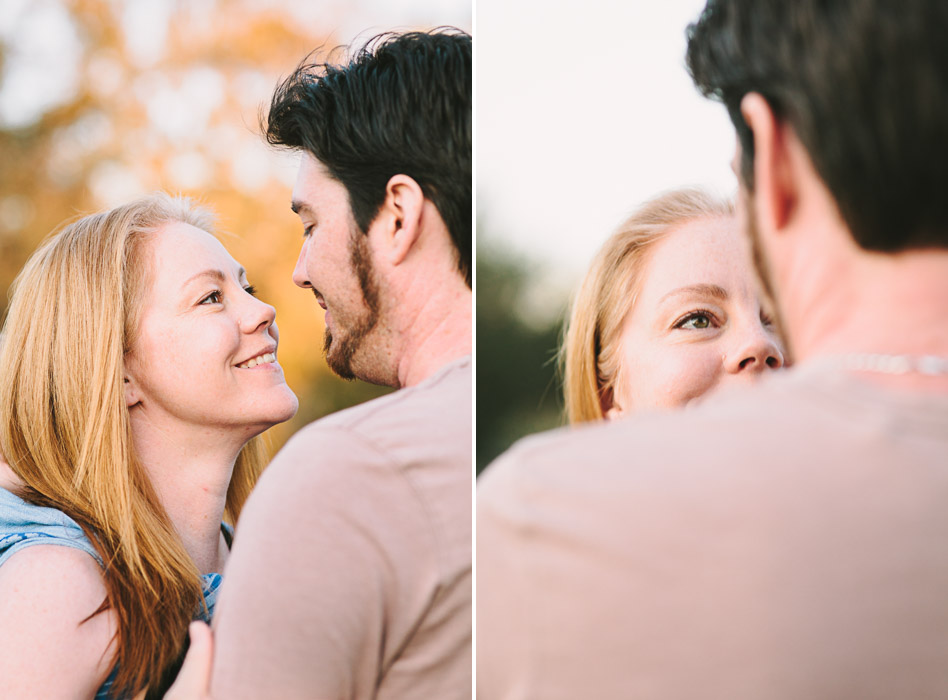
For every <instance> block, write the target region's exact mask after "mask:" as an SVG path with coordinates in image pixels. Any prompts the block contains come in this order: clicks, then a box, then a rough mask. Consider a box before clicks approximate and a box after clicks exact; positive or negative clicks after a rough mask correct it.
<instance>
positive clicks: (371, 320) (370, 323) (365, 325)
mask: <svg viewBox="0 0 948 700" xmlns="http://www.w3.org/2000/svg"><path fill="white" fill-rule="evenodd" d="M349 264H350V265H351V267H352V270H353V272H355V274H356V277H357V278H358V280H359V287H360V288H361V290H362V302H363V304H364V305H365V310H364V311H363V312H362V313H361V314H360V315H359V317H358V318H356V319H354V320H353V321H352V322H351V324H350V325H349V326H347V327H346V328H345V329H344V331H345V332H344V333H343V332H340V333H339V337H337V338H333V335H332V333H331V332H330V331H329V327H328V326H327V327H326V334H325V336H324V339H323V352H324V353H325V355H326V364H328V365H329V369H331V370H332V371H333V372H335V373H336V374H338V375H339V376H340V377H342V378H343V379H355V378H356V376H357V375H356V373H355V372H354V371H353V369H352V361H353V358H354V357H355V355H356V353H357V352H358V351H359V349H360V348H361V346H362V341H363V340H365V338H366V336H368V335H369V333H371V332H372V330H373V329H374V328H375V326H376V325H377V324H378V320H379V288H378V283H377V282H376V279H375V271H374V269H373V267H372V261H371V258H370V257H369V245H368V243H367V241H366V235H365V234H364V233H363V232H362V231H360V230H359V229H358V227H356V226H355V225H353V226H352V229H351V232H350V235H349ZM336 320H337V322H338V321H340V319H336ZM342 330H343V329H341V328H340V331H342Z"/></svg>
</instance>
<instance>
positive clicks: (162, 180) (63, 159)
mask: <svg viewBox="0 0 948 700" xmlns="http://www.w3.org/2000/svg"><path fill="white" fill-rule="evenodd" d="M293 7H294V5H293V3H291V2H284V3H282V4H281V3H278V2H267V3H253V2H238V1H236V0H202V1H201V2H188V3H184V2H178V1H177V0H146V1H140V0H129V1H128V2H114V1H113V0H43V1H42V2H34V3H25V2H19V3H17V2H11V3H8V2H6V0H4V4H3V7H2V8H0V311H4V312H5V309H6V305H7V300H8V295H7V290H8V288H9V285H10V283H11V282H12V280H13V278H14V276H15V275H16V273H17V272H18V271H19V269H20V268H21V267H22V265H23V263H24V262H25V261H26V258H27V257H28V256H29V255H30V253H31V252H32V251H33V250H34V249H35V248H36V246H37V245H38V243H39V242H40V241H41V240H42V239H43V238H44V237H45V236H46V235H48V234H49V233H50V232H52V231H53V230H55V229H56V228H57V227H58V226H60V225H61V224H62V223H63V222H65V221H67V220H70V219H74V218H75V217H76V216H78V215H80V214H84V213H89V212H92V211H97V210H99V209H102V208H105V207H110V206H114V205H116V204H118V203H120V202H123V201H127V200H128V199H130V198H132V197H134V196H137V195H139V194H143V193H146V192H150V191H154V190H159V189H163V190H167V191H169V192H173V193H181V194H185V195H188V196H192V197H195V198H196V199H198V200H200V201H202V202H203V203H205V204H206V205H208V206H209V207H210V208H211V209H213V210H214V211H215V212H216V213H217V215H218V222H219V228H220V230H221V231H222V232H223V233H224V235H225V238H224V242H225V245H226V246H227V248H228V249H229V250H230V252H231V253H232V254H233V255H234V257H235V258H236V259H237V260H239V261H240V262H241V263H242V264H243V265H244V267H246V268H247V270H248V276H249V279H250V281H251V282H252V283H253V284H254V285H256V286H257V287H258V289H259V290H260V296H261V297H262V298H263V299H265V300H266V301H268V302H269V303H271V304H273V305H274V306H275V307H276V309H277V318H278V324H279V326H280V341H281V342H280V362H281V364H282V365H283V367H284V370H285V373H286V377H287V381H288V382H289V384H290V386H291V387H293V389H294V390H295V391H296V393H297V394H298V395H299V397H300V411H299V413H298V414H297V416H296V418H295V419H293V420H292V421H291V422H289V423H287V424H284V425H283V426H278V427H277V428H275V429H274V430H273V431H271V433H272V435H271V439H272V442H273V443H274V447H275V448H276V447H279V446H280V445H282V444H283V442H285V440H286V439H287V438H288V437H289V435H290V434H292V433H293V432H294V431H295V430H297V429H298V428H299V427H301V426H302V425H304V424H305V423H307V422H309V421H311V420H313V419H315V418H317V417H320V416H322V415H325V414H327V413H330V412H332V411H335V410H338V409H340V408H343V407H345V406H349V405H352V404H354V403H359V402H361V401H364V400H367V399H369V398H372V397H375V396H378V395H380V394H382V393H385V392H386V391H387V390H386V389H383V388H380V387H375V386H372V385H369V384H365V383H363V382H352V383H348V382H344V381H343V380H341V379H338V378H337V377H335V376H334V375H332V374H331V372H330V371H329V370H328V368H327V367H326V365H325V362H324V360H323V357H322V334H323V317H322V313H321V312H320V310H319V308H318V307H317V305H316V304H315V302H314V301H313V298H312V295H311V294H308V293H305V292H304V291H303V290H300V289H298V288H296V287H295V286H294V285H293V283H292V281H291V279H290V275H291V273H292V270H293V266H294V263H295V260H296V256H297V253H298V251H299V246H300V242H301V238H300V235H301V232H300V225H299V221H298V219H297V217H296V216H295V215H294V214H293V213H292V212H291V211H290V208H289V202H290V192H291V189H292V183H293V179H294V177H295V170H296V165H295V163H296V161H295V158H293V157H291V156H288V155H287V154H281V153H277V152H274V151H272V150H270V149H268V148H267V146H266V145H265V143H264V142H263V140H262V137H261V136H260V135H259V129H258V117H259V112H260V110H261V108H264V107H265V106H266V105H267V104H269V98H270V95H271V92H272V90H273V88H274V87H275V86H276V85H277V83H278V82H279V80H280V78H281V76H285V75H287V74H288V73H289V72H290V71H292V70H293V68H294V67H295V66H296V65H297V64H298V62H299V61H300V60H301V59H302V58H303V57H304V56H306V55H307V54H308V53H309V52H310V51H312V50H313V49H315V48H316V47H319V46H323V45H325V46H327V47H332V46H334V45H335V43H336V42H335V40H331V39H330V37H329V36H328V34H327V33H326V31H325V30H324V29H323V28H324V27H325V26H328V25H327V24H324V23H322V22H319V23H317V22H316V21H304V20H301V19H300V18H301V17H302V16H305V17H309V18H313V17H315V14H314V13H313V12H308V13H303V14H302V15H294V14H293V12H294V10H293ZM364 38H367V37H364Z"/></svg>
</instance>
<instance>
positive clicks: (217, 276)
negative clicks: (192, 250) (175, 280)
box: [182, 267, 247, 286]
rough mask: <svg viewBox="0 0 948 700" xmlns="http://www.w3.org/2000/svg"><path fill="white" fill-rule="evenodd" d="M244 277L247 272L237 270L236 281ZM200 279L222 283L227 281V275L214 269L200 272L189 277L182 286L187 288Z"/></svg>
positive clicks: (240, 269)
mask: <svg viewBox="0 0 948 700" xmlns="http://www.w3.org/2000/svg"><path fill="white" fill-rule="evenodd" d="M246 275H247V272H246V271H245V270H244V268H242V267H239V268H237V279H242V278H244V277H245V276H246ZM202 277H204V278H209V279H212V280H214V281H215V282H223V281H224V280H225V279H227V275H225V274H224V272H223V271H222V270H215V269H211V270H202V271H201V272H198V273H197V274H194V275H191V277H189V278H188V279H187V280H186V281H185V283H184V285H182V286H187V285H189V284H191V283H192V282H193V281H194V280H197V279H200V278H202Z"/></svg>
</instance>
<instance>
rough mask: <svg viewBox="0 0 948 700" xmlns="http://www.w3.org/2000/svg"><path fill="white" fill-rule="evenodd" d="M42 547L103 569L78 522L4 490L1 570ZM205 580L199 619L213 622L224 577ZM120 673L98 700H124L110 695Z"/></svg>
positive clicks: (0, 504) (0, 516)
mask: <svg viewBox="0 0 948 700" xmlns="http://www.w3.org/2000/svg"><path fill="white" fill-rule="evenodd" d="M223 527H224V528H227V532H228V534H230V535H232V534H233V532H232V530H231V529H230V526H229V525H223ZM38 544H55V545H59V546H62V547H73V548H74V549H79V550H82V551H83V552H86V553H87V554H88V555H89V556H91V557H93V558H94V559H95V560H96V561H97V562H98V563H99V566H102V558H101V557H100V556H99V554H98V553H97V552H96V551H95V547H93V546H92V543H91V542H90V541H89V539H88V538H87V537H86V535H85V533H84V532H83V531H82V528H80V527H79V525H78V524H77V523H76V521H75V520H73V519H72V518H70V517H69V516H68V515H66V514H65V513H63V512H62V511H59V510H56V509H55V508H44V507H41V506H34V505H32V504H30V503H27V502H26V501H24V500H23V499H22V498H20V497H19V496H16V495H14V494H12V493H10V492H9V491H7V490H6V489H4V488H0V566H2V565H3V563H4V562H5V561H6V560H7V559H9V558H10V557H11V556H13V555H14V554H15V553H16V552H19V551H20V550H21V549H24V548H26V547H30V546H33V545H38ZM201 579H202V581H201V586H202V588H203V590H204V602H205V604H206V605H207V612H206V613H205V612H204V608H203V606H202V607H200V609H199V610H198V611H197V613H196V614H195V619H201V620H204V621H205V622H210V621H211V616H212V615H213V614H214V605H215V604H216V603H217V594H218V593H219V591H220V586H221V575H220V574H204V575H203V576H202V577H201ZM117 672H118V667H116V668H113V669H112V673H110V674H109V677H108V679H106V681H105V683H103V684H102V686H101V687H100V688H99V691H98V692H97V693H96V695H95V700H109V699H110V698H111V699H112V700H121V699H120V698H114V697H113V696H110V695H109V689H110V688H111V687H112V682H113V681H114V680H115V675H116V673H117Z"/></svg>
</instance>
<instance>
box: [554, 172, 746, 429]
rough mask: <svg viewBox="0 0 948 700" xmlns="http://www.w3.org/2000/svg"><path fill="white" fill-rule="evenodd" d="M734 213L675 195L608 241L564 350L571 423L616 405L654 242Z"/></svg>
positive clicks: (688, 194)
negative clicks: (627, 326)
mask: <svg viewBox="0 0 948 700" xmlns="http://www.w3.org/2000/svg"><path fill="white" fill-rule="evenodd" d="M733 213H734V208H733V205H731V204H730V203H729V202H726V201H721V200H718V199H716V198H714V197H713V196H711V195H710V194H708V193H707V192H704V191H703V190H699V189H694V188H685V189H678V190H672V191H670V192H666V193H664V194H661V195H659V196H657V197H655V198H654V199H651V200H649V201H648V202H646V203H645V204H643V205H642V206H641V207H640V208H639V209H638V210H636V211H635V213H633V214H632V215H631V216H630V217H629V218H628V219H626V220H625V221H624V222H623V223H622V225H621V226H619V228H618V229H617V230H616V231H615V233H613V234H612V236H610V237H609V239H608V240H606V242H605V244H604V245H603V246H602V248H600V250H599V252H598V253H597V254H596V257H595V258H594V259H593V262H592V265H591V266H590V268H589V270H588V271H587V272H586V276H585V277H584V278H583V281H582V284H580V286H579V289H578V291H577V292H576V294H575V296H574V297H573V301H572V304H571V309H570V314H569V321H568V323H567V325H566V327H565V329H564V337H563V343H562V345H561V347H560V372H561V374H562V377H563V393H564V408H565V411H566V418H567V420H568V421H569V422H570V423H573V424H575V423H582V422H585V421H595V420H601V419H602V418H603V417H604V412H603V404H609V403H611V402H612V393H613V390H614V387H615V386H616V380H617V376H618V374H619V370H620V366H619V342H618V341H619V335H620V333H621V330H622V323H623V321H624V320H625V318H626V316H627V315H628V313H629V311H630V310H631V309H632V307H633V305H634V304H635V296H636V293H637V291H638V288H639V281H640V279H641V276H642V274H643V273H644V271H645V265H646V263H647V257H648V252H649V250H651V248H652V246H653V245H654V244H655V242H656V241H658V240H659V239H661V238H662V237H663V236H664V235H665V234H667V233H668V232H669V231H670V230H671V229H673V228H674V227H676V226H678V225H681V224H683V223H686V222H688V221H692V220H694V219H699V218H704V217H712V216H731V215H733Z"/></svg>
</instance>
